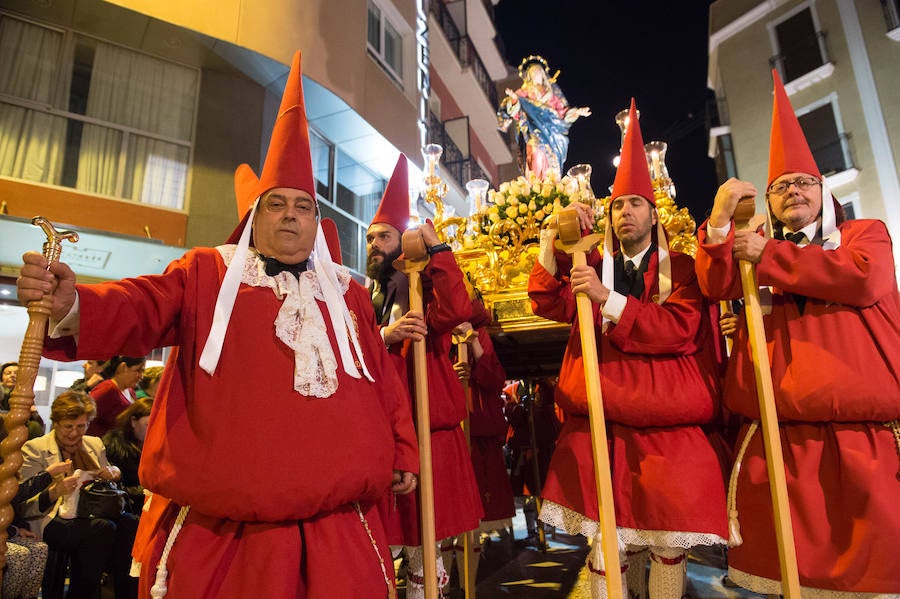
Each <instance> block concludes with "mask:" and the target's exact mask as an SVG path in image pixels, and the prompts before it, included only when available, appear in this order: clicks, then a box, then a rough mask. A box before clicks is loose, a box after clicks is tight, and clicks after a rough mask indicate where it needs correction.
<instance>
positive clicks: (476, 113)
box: [429, 0, 513, 164]
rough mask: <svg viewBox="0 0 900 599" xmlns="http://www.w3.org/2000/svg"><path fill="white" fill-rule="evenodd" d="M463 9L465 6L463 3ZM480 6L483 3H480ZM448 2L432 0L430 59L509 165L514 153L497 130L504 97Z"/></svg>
mask: <svg viewBox="0 0 900 599" xmlns="http://www.w3.org/2000/svg"><path fill="white" fill-rule="evenodd" d="M460 8H462V6H461V5H460ZM478 8H479V9H480V8H481V7H480V5H479V6H478ZM459 22H460V21H459V20H455V19H454V17H453V15H452V14H451V11H450V9H448V8H447V5H446V4H445V3H444V2H441V1H439V0H436V1H434V2H432V3H431V12H430V16H429V33H430V35H429V59H430V62H431V68H433V69H434V71H435V72H436V73H437V75H438V76H439V77H440V78H441V80H442V81H443V82H444V84H445V85H446V86H447V88H448V89H449V90H450V94H451V95H452V96H453V100H454V102H455V103H456V104H457V105H458V106H459V109H460V111H461V112H462V114H463V115H466V116H468V117H469V122H470V126H471V127H472V130H473V131H475V132H476V133H477V135H478V138H479V140H480V141H481V142H482V143H483V145H484V147H485V150H486V151H487V152H488V154H489V156H490V159H491V161H492V162H494V163H495V164H506V163H509V162H511V161H512V160H513V156H512V154H511V152H510V150H509V147H508V146H507V144H506V142H505V141H504V139H503V138H502V136H501V135H500V133H499V132H498V131H497V119H496V112H497V108H498V107H499V104H500V97H499V94H498V92H497V88H496V86H495V85H494V80H493V79H492V77H491V72H490V71H489V69H488V68H487V67H485V64H484V61H483V60H482V58H481V56H480V55H479V53H478V51H477V50H476V45H475V43H474V42H473V41H472V38H470V37H469V36H468V35H467V34H466V33H464V32H463V31H462V29H461V27H460V26H459V25H458V24H457V23H459Z"/></svg>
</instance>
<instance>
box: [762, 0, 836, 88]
mask: <svg viewBox="0 0 900 599" xmlns="http://www.w3.org/2000/svg"><path fill="white" fill-rule="evenodd" d="M769 34H770V36H771V40H772V46H773V48H774V50H775V56H773V57H772V58H771V59H770V62H771V63H772V65H773V66H774V67H776V68H777V69H778V71H779V73H780V74H781V77H782V79H783V80H784V82H785V83H789V82H791V81H794V80H796V79H800V78H801V77H804V76H806V75H809V74H810V73H813V72H816V71H817V69H820V68H822V67H824V66H825V65H827V64H830V60H829V58H828V53H827V52H826V48H825V34H824V32H822V31H820V30H819V27H818V20H817V19H816V16H815V14H814V13H813V11H812V9H811V8H810V7H809V5H808V3H805V5H801V7H800V9H799V10H797V11H795V12H791V13H788V15H787V16H785V17H784V18H782V19H781V20H779V21H775V22H772V23H770V24H769ZM828 74H830V73H828Z"/></svg>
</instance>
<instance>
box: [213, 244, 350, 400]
mask: <svg viewBox="0 0 900 599" xmlns="http://www.w3.org/2000/svg"><path fill="white" fill-rule="evenodd" d="M235 247H236V246H234V245H221V246H219V247H217V248H216V250H217V251H218V252H219V254H220V255H221V256H222V259H223V260H224V261H225V264H226V265H230V264H231V260H232V258H233V257H234V252H235ZM334 272H335V275H336V278H337V282H338V285H339V291H340V293H341V295H343V294H344V293H346V292H347V289H348V287H349V282H350V272H349V271H348V270H347V269H346V268H344V267H342V266H338V265H335V266H334ZM241 283H243V284H245V285H249V286H251V287H268V288H270V289H271V290H272V291H273V293H275V295H276V297H278V298H279V299H282V300H284V301H283V302H282V304H281V308H280V309H279V310H278V315H277V316H276V317H275V322H274V326H275V334H276V335H277V337H278V339H280V340H281V341H282V343H284V344H285V345H286V346H288V347H289V348H291V349H292V350H294V390H295V391H297V392H298V393H300V394H301V395H306V396H311V397H330V396H331V395H333V394H334V392H335V391H336V390H337V387H338V377H337V369H338V363H337V359H336V358H335V355H334V350H333V349H332V347H331V342H330V341H329V340H328V330H327V328H326V326H325V319H324V317H323V316H322V311H321V310H320V309H319V305H318V304H317V303H316V300H320V301H325V297H324V295H323V293H322V288H321V286H320V285H319V279H318V275H317V273H316V272H315V271H313V270H307V271H306V272H304V273H302V274H301V275H300V278H299V280H298V279H297V278H296V277H294V275H292V274H290V273H288V272H280V273H278V274H277V275H276V276H274V277H270V276H269V275H267V274H266V271H265V265H264V263H263V261H262V259H261V258H259V254H257V253H256V252H255V251H253V250H251V251H249V252H248V253H247V258H246V260H245V261H244V268H243V270H242V271H241Z"/></svg>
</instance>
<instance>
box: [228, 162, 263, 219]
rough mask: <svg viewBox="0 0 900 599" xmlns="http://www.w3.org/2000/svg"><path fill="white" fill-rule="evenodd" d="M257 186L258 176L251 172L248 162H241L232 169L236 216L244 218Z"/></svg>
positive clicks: (254, 197) (248, 210) (251, 203)
mask: <svg viewBox="0 0 900 599" xmlns="http://www.w3.org/2000/svg"><path fill="white" fill-rule="evenodd" d="M258 186H259V177H257V176H256V173H254V172H253V169H252V168H251V167H250V165H249V164H246V163H244V164H242V165H240V166H239V167H237V168H236V169H235V171H234V199H235V201H236V202H237V214H238V218H244V217H245V216H246V215H247V213H248V212H250V207H251V206H253V201H254V200H255V199H256V196H255V195H254V194H255V193H256V189H257V187H258Z"/></svg>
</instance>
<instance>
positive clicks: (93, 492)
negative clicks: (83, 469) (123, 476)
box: [76, 478, 128, 520]
mask: <svg viewBox="0 0 900 599" xmlns="http://www.w3.org/2000/svg"><path fill="white" fill-rule="evenodd" d="M127 500H128V493H126V492H125V491H124V490H123V489H121V488H120V487H119V485H118V484H117V483H115V482H113V481H109V480H101V479H99V478H98V479H95V480H92V481H91V482H89V483H85V484H84V485H83V486H82V487H81V492H80V493H79V498H78V509H77V511H76V516H77V517H78V518H106V519H108V520H117V519H118V518H119V517H120V516H121V515H122V512H123V511H125V502H126V501H127Z"/></svg>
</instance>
